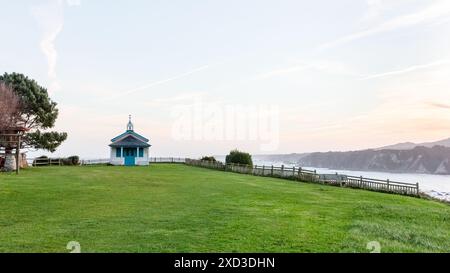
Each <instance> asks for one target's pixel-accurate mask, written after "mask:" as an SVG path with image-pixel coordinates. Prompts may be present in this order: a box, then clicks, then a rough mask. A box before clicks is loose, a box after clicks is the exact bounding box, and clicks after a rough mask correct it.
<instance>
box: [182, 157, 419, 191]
mask: <svg viewBox="0 0 450 273" xmlns="http://www.w3.org/2000/svg"><path fill="white" fill-rule="evenodd" d="M186 164H187V165H191V166H198V167H203V168H209V169H216V170H222V171H230V172H235V173H243V174H250V175H258V176H269V177H278V178H285V179H291V180H297V181H304V182H313V183H321V184H329V185H335V186H340V187H350V188H359V189H366V190H372V191H379V192H388V193H396V194H404V195H411V196H419V183H415V184H413V183H404V182H396V181H390V180H389V179H388V180H379V179H373V178H365V177H362V176H360V177H356V176H350V175H342V174H338V173H335V174H318V173H317V171H315V170H307V169H303V168H299V167H285V166H280V167H276V166H264V165H263V166H258V165H255V166H249V165H240V164H224V163H221V162H210V161H201V160H194V159H186Z"/></svg>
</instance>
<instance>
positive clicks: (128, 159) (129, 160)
mask: <svg viewBox="0 0 450 273" xmlns="http://www.w3.org/2000/svg"><path fill="white" fill-rule="evenodd" d="M123 153H124V158H125V166H134V165H135V159H136V154H137V151H136V148H126V149H124V150H123Z"/></svg>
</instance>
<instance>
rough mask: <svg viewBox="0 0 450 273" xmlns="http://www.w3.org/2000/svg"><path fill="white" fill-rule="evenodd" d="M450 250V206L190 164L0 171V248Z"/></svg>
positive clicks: (332, 250) (127, 250)
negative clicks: (373, 245) (73, 244)
mask: <svg viewBox="0 0 450 273" xmlns="http://www.w3.org/2000/svg"><path fill="white" fill-rule="evenodd" d="M69 241H77V242H79V243H80V244H81V251H82V252H369V250H368V249H366V246H367V243H368V242H370V241H378V242H380V244H381V251H382V252H449V251H450V206H448V205H445V204H442V203H438V202H433V201H427V200H421V199H417V198H411V197H404V196H398V195H389V194H382V193H376V192H369V191H363V190H353V189H345V188H337V187H331V186H322V185H317V184H306V183H299V182H294V181H288V180H281V179H275V178H265V177H255V176H248V175H240V174H234V173H225V172H220V171H214V170H208V169H201V168H195V167H189V166H184V165H152V166H150V167H108V166H100V167H48V168H33V169H27V170H25V171H23V172H22V173H21V174H20V175H19V176H16V175H13V174H11V175H7V174H0V252H69V250H67V249H66V245H67V243H68V242H69Z"/></svg>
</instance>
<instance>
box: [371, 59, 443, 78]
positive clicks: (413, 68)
mask: <svg viewBox="0 0 450 273" xmlns="http://www.w3.org/2000/svg"><path fill="white" fill-rule="evenodd" d="M446 64H450V60H441V61H436V62H432V63H428V64H422V65H413V66H410V67H407V68H404V69H400V70H394V71H389V72H385V73H379V74H374V75H370V76H366V77H365V78H363V80H372V79H378V78H385V77H391V76H397V75H402V74H406V73H411V72H414V71H417V70H423V69H428V68H432V67H435V66H441V65H446Z"/></svg>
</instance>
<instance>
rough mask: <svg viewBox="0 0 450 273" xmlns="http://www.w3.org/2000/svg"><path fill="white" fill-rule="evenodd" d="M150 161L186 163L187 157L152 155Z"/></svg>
mask: <svg viewBox="0 0 450 273" xmlns="http://www.w3.org/2000/svg"><path fill="white" fill-rule="evenodd" d="M148 162H149V163H185V162H186V158H182V157H150V158H149V159H148Z"/></svg>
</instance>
